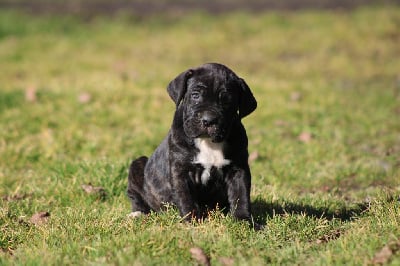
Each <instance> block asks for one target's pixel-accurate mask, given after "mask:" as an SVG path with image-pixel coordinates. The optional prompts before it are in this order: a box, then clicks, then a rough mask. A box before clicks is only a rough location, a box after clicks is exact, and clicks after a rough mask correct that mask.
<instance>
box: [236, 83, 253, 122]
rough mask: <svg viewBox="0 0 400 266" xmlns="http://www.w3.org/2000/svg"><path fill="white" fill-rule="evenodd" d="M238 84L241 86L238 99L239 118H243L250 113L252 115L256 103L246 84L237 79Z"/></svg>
mask: <svg viewBox="0 0 400 266" xmlns="http://www.w3.org/2000/svg"><path fill="white" fill-rule="evenodd" d="M239 83H240V86H241V89H242V90H241V91H240V99H239V116H240V118H243V117H245V116H247V115H249V114H250V113H252V112H253V111H254V110H255V109H256V108H257V101H256V99H255V98H254V96H253V93H252V92H251V90H250V88H249V86H247V84H246V82H245V81H244V80H243V79H241V78H239Z"/></svg>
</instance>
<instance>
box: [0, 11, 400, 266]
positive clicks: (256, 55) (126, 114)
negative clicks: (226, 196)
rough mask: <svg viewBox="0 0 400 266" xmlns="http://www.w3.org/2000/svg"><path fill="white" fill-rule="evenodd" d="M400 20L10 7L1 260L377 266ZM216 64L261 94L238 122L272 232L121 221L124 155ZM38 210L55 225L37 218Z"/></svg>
mask: <svg viewBox="0 0 400 266" xmlns="http://www.w3.org/2000/svg"><path fill="white" fill-rule="evenodd" d="M399 28H400V9H399V8H398V7H394V6H392V7H391V6H387V7H374V8H372V7H371V8H359V9H356V10H353V11H348V12H343V11H342V12H339V11H336V12H335V11H323V12H322V11H319V12H317V11H302V12H283V13H274V12H267V13H260V14H249V13H240V12H238V13H230V14H224V15H220V16H210V15H207V14H203V13H193V14H187V15H186V16H183V17H178V18H171V17H164V18H159V17H158V18H157V17H153V18H148V19H139V18H134V17H130V16H127V15H120V16H117V17H108V18H107V17H96V18H93V19H90V20H83V19H80V18H77V17H72V16H67V15H65V16H61V17H60V16H57V17H56V16H54V17H53V16H48V15H47V16H40V17H35V16H32V15H27V14H22V13H18V12H14V11H7V10H0V69H1V71H0V184H1V185H0V196H1V198H0V203H1V205H0V207H1V208H0V264H1V265H8V264H16V265H47V264H50V265H60V264H83V265H93V264H94V265H119V264H122V265H125V264H128V265H166V264H172V265H177V264H178V265H188V264H191V263H192V264H193V263H195V261H193V259H192V258H191V255H190V252H189V249H190V248H191V247H200V248H202V249H203V250H204V251H205V253H206V254H207V255H208V256H210V258H211V263H212V264H215V265H218V264H222V262H221V258H222V257H227V258H230V259H232V260H233V262H234V264H235V265H261V264H276V265H278V264H279V265H281V264H286V265H293V264H296V265H306V264H313V265H326V264H335V265H343V264H350V265H364V264H369V263H372V261H373V258H374V256H375V254H377V253H378V252H379V251H380V250H382V248H383V247H384V246H385V245H388V244H390V243H393V242H395V243H397V242H399V241H400V226H399V223H400V202H399V194H400V171H399V168H400V135H399V134H400V119H399V117H400V72H399V71H400V60H399V58H400V49H399V43H400V31H399ZM209 61H216V62H221V63H224V64H226V65H228V66H230V67H231V68H232V69H234V70H235V72H237V73H238V74H239V75H240V76H241V77H243V78H244V79H245V80H246V81H247V83H248V84H249V86H250V87H251V88H252V90H253V92H254V94H255V96H256V98H257V99H258V102H259V107H258V109H257V110H256V112H255V113H253V114H252V115H250V116H249V117H247V118H245V119H244V123H245V125H246V128H247V132H248V135H249V139H250V142H249V150H250V152H255V151H256V152H257V153H258V157H257V158H256V160H254V161H252V162H251V169H252V174H253V187H252V194H251V195H252V200H253V205H254V214H255V219H256V220H257V221H259V222H263V223H266V229H265V230H264V231H260V232H255V231H253V230H251V229H249V228H248V227H247V226H246V225H245V224H243V223H238V222H235V221H233V220H232V219H231V218H230V217H224V216H223V215H222V214H221V213H219V212H215V213H212V214H211V217H210V219H209V220H208V221H205V222H204V223H199V224H186V223H181V222H180V218H179V217H178V215H177V212H176V210H174V209H173V208H171V209H170V210H168V211H166V212H165V213H162V214H151V215H149V216H147V217H144V218H141V219H138V220H130V219H128V218H126V215H127V214H128V213H129V208H130V206H129V202H128V199H127V197H126V195H125V190H126V177H127V167H128V164H129V162H130V160H131V159H133V158H135V157H138V156H140V155H144V154H145V155H150V154H151V152H152V151H153V150H154V148H155V147H156V146H157V145H158V143H159V142H160V141H161V139H162V138H163V137H164V135H165V134H166V132H167V130H168V127H169V126H170V123H171V120H172V115H173V111H174V105H173V103H172V101H171V100H170V99H169V96H168V95H167V93H166V89H165V88H166V85H167V84H168V82H169V81H170V80H172V79H173V78H174V77H175V76H176V75H177V74H179V73H180V72H182V71H183V70H185V69H187V68H189V67H192V66H197V65H200V64H202V63H204V62H209ZM29 90H35V91H36V100H34V101H28V100H27V99H26V96H25V93H26V91H29ZM83 93H86V94H88V95H90V99H89V101H88V102H85V101H83V102H82V100H79V97H80V96H81V95H82V94H83ZM161 114H163V115H162V116H161ZM303 132H307V133H310V134H311V140H310V141H306V142H302V141H300V140H299V139H298V136H299V135H300V134H301V133H303ZM88 183H91V184H93V185H94V186H101V187H103V188H104V189H105V191H106V196H105V197H100V196H98V195H88V194H86V193H85V192H84V191H83V189H82V188H81V185H82V184H88ZM39 211H48V212H49V213H50V218H49V220H48V222H47V223H45V224H43V225H41V226H35V225H33V224H32V223H31V222H30V217H31V216H32V215H33V214H35V213H37V212H39ZM393 253H394V254H393V255H391V256H388V258H387V259H388V262H389V263H391V264H393V265H398V264H400V255H399V252H397V253H396V250H395V249H394V248H393Z"/></svg>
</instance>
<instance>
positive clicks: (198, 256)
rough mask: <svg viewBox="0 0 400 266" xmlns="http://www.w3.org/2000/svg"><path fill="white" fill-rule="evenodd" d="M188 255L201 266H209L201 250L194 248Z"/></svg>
mask: <svg viewBox="0 0 400 266" xmlns="http://www.w3.org/2000/svg"><path fill="white" fill-rule="evenodd" d="M190 253H191V254H192V258H193V259H194V260H196V261H197V262H198V263H199V264H201V265H206V266H209V265H211V264H210V258H209V257H208V256H207V255H206V254H205V253H204V251H203V250H202V249H201V248H198V247H194V248H191V249H190Z"/></svg>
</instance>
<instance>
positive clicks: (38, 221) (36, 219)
mask: <svg viewBox="0 0 400 266" xmlns="http://www.w3.org/2000/svg"><path fill="white" fill-rule="evenodd" d="M49 217H50V213H49V212H38V213H35V214H34V215H32V217H31V219H30V222H31V223H33V224H34V225H42V224H45V223H47V222H48V220H49Z"/></svg>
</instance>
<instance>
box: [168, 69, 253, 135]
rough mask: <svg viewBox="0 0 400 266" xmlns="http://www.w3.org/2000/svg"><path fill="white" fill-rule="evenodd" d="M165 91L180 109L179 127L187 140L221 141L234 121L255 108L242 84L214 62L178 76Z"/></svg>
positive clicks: (244, 83) (239, 79)
mask: <svg viewBox="0 0 400 266" xmlns="http://www.w3.org/2000/svg"><path fill="white" fill-rule="evenodd" d="M167 90H168V93H169V95H170V96H171V98H172V100H173V101H174V102H175V104H176V106H177V108H178V107H182V108H183V127H184V131H185V134H186V135H187V136H188V137H190V138H198V137H204V138H211V140H212V141H213V142H222V141H224V139H225V138H226V137H227V135H228V134H229V131H230V127H231V125H232V122H233V121H234V119H236V118H238V117H239V118H243V117H245V116H247V115H249V114H250V113H251V112H253V111H254V110H255V109H256V107H257V102H256V100H255V98H254V96H253V94H252V92H251V90H250V88H249V87H248V86H247V84H246V82H245V81H244V80H243V79H241V78H239V77H238V76H236V74H235V73H233V71H232V70H230V69H229V68H227V67H226V66H224V65H221V64H216V63H209V64H204V65H202V66H200V67H198V68H195V69H189V70H187V71H185V72H183V73H181V74H180V75H178V76H177V77H176V78H175V79H174V80H173V81H171V82H170V84H169V85H168V88H167ZM181 105H182V106H181Z"/></svg>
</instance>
